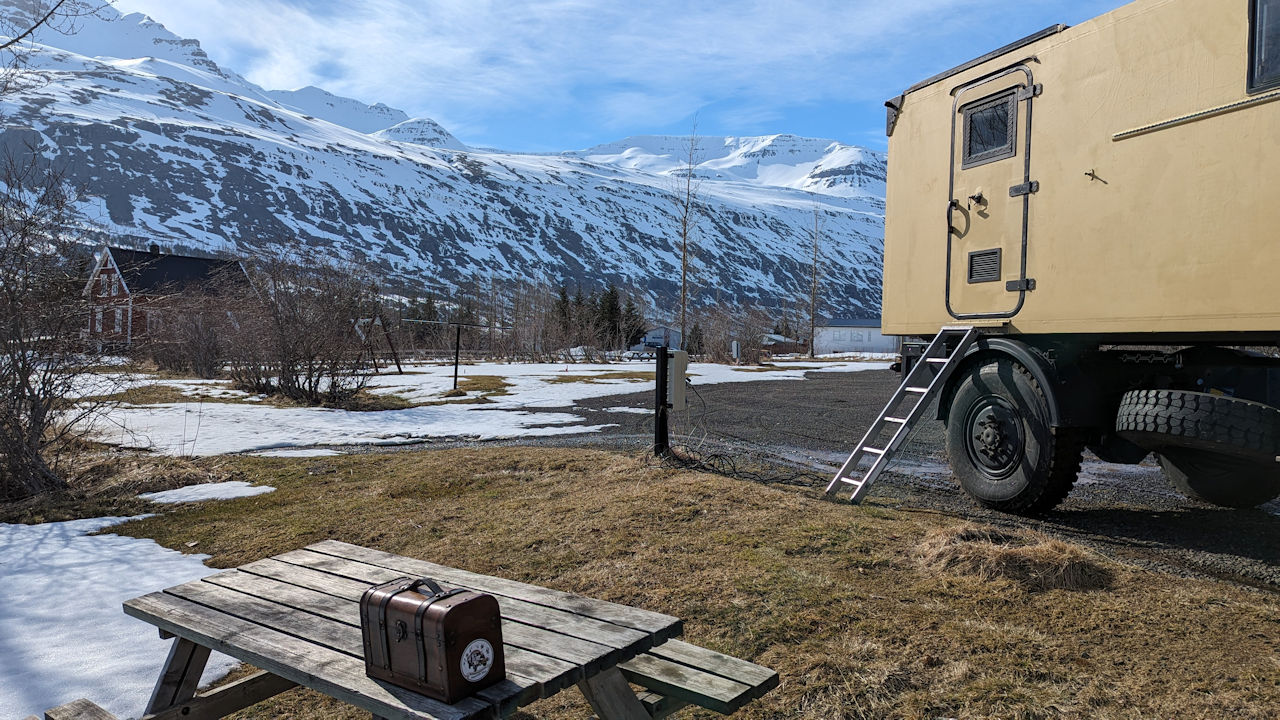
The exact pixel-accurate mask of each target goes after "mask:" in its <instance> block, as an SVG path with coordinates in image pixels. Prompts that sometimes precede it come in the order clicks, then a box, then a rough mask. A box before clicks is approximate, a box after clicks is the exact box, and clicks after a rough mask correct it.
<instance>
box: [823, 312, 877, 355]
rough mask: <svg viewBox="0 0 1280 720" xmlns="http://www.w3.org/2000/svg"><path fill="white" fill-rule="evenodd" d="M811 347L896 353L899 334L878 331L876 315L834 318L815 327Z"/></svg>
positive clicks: (826, 352) (834, 350) (827, 353)
mask: <svg viewBox="0 0 1280 720" xmlns="http://www.w3.org/2000/svg"><path fill="white" fill-rule="evenodd" d="M813 349H814V352H815V353H816V354H818V355H829V354H831V353H846V352H861V353H896V352H898V338H897V337H895V336H893V335H889V336H885V335H881V334H880V319H879V318H855V319H847V318H834V319H831V320H828V321H826V322H825V323H821V324H819V325H818V326H817V327H816V328H814V338H813Z"/></svg>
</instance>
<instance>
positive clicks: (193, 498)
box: [138, 480, 275, 503]
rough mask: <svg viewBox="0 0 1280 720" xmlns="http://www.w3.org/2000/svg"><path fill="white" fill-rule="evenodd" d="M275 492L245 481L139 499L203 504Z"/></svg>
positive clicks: (182, 488)
mask: <svg viewBox="0 0 1280 720" xmlns="http://www.w3.org/2000/svg"><path fill="white" fill-rule="evenodd" d="M269 492H275V488H273V487H271V486H270V485H250V484H249V483H247V482H245V481H243V480H229V481H227V482H218V483H205V484H203V485H188V486H186V487H180V488H177V489H175V490H161V491H160V492H149V493H142V494H141V495H139V496H138V497H140V498H142V499H143V500H150V501H151V502H155V503H184V502H203V501H205V500H231V499H233V498H242V497H253V496H254V495H262V494H264V493H269Z"/></svg>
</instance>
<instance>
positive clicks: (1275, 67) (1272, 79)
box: [1249, 0, 1280, 92]
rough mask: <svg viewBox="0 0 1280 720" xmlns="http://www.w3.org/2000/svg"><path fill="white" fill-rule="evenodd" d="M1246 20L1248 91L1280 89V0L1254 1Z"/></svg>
mask: <svg viewBox="0 0 1280 720" xmlns="http://www.w3.org/2000/svg"><path fill="white" fill-rule="evenodd" d="M1252 15H1253V17H1252V18H1250V20H1251V21H1252V22H1251V27H1250V30H1251V32H1250V40H1249V91H1250V92H1256V91H1259V90H1269V89H1271V88H1274V87H1277V86H1280V0H1254V2H1253V13H1252Z"/></svg>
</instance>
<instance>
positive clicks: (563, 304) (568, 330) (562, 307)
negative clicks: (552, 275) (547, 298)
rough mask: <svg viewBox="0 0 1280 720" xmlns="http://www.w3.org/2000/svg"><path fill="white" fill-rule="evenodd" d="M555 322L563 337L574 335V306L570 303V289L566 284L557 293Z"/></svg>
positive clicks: (567, 337)
mask: <svg viewBox="0 0 1280 720" xmlns="http://www.w3.org/2000/svg"><path fill="white" fill-rule="evenodd" d="M555 323H556V329H557V330H559V331H560V336H561V337H563V338H565V339H566V340H567V339H569V338H571V337H573V307H572V306H571V305H570V303H569V289H568V288H566V287H565V286H564V285H561V286H560V292H559V294H558V295H556V305H555Z"/></svg>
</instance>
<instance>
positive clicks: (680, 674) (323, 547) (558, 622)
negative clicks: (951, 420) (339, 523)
mask: <svg viewBox="0 0 1280 720" xmlns="http://www.w3.org/2000/svg"><path fill="white" fill-rule="evenodd" d="M406 575H407V576H415V577H421V576H428V577H433V578H435V579H436V580H437V581H439V582H440V583H442V584H443V585H445V586H447V587H462V588H466V589H470V590H478V591H481V592H487V593H490V594H492V595H494V596H495V597H496V598H497V599H498V604H499V607H500V608H501V613H502V636H503V644H504V655H505V660H506V668H507V678H506V680H504V681H502V682H501V683H499V684H497V685H494V686H492V687H489V688H487V689H485V690H483V691H481V692H480V693H478V694H476V695H474V696H472V697H469V698H466V699H464V700H462V701H460V702H458V703H457V704H454V705H446V704H444V703H441V702H438V701H436V700H433V699H430V698H427V697H424V696H422V695H420V694H418V693H416V692H413V691H411V690H406V689H402V688H399V687H396V686H393V685H390V684H387V683H383V682H381V681H378V680H374V679H371V678H369V677H368V676H366V674H365V666H364V657H363V652H364V649H363V642H362V638H361V632H360V616H359V600H360V596H361V594H362V593H363V592H364V591H365V589H367V588H368V587H369V586H370V585H373V584H376V583H382V582H387V581H389V580H393V579H395V578H398V577H403V576H406ZM124 610H125V612H126V613H127V614H129V615H131V616H133V617H136V618H139V619H141V620H144V621H146V622H148V623H151V624H153V625H156V626H157V627H158V628H159V629H160V633H161V635H162V636H163V637H173V638H174V644H173V646H172V648H171V650H170V652H169V656H168V659H167V660H166V661H165V664H164V667H163V668H162V670H161V672H160V677H159V679H158V681H157V683H156V688H155V690H154V692H153V694H152V697H151V700H150V702H149V703H148V706H147V708H146V715H145V717H146V718H149V719H154V720H158V719H161V718H187V719H188V720H195V719H197V718H217V717H223V716H225V715H228V714H230V713H232V712H235V711H237V710H240V709H243V708H245V707H248V706H250V705H252V704H254V703H257V702H259V701H261V700H265V699H267V698H269V697H272V696H274V695H276V694H279V693H281V692H284V691H285V690H288V689H290V688H293V687H295V686H298V685H301V686H304V687H308V688H312V689H314V690H317V691H319V692H322V693H325V694H327V695H330V696H332V697H335V698H338V699H340V700H343V701H345V702H348V703H351V704H352V705H355V706H358V707H360V708H363V709H365V710H368V711H369V712H371V713H372V714H373V716H374V717H375V718H423V719H427V720H464V719H466V718H501V717H507V716H509V715H510V714H511V713H513V712H514V711H515V710H516V709H517V708H518V707H520V706H523V705H526V704H528V703H531V702H533V701H535V700H538V699H540V698H545V697H550V696H551V695H554V694H555V693H557V692H560V691H561V690H563V689H565V688H568V687H571V686H574V685H576V686H577V687H578V688H579V689H580V690H581V691H582V693H583V695H584V696H585V697H586V698H587V700H588V702H589V703H590V704H591V706H592V708H593V709H594V710H595V711H596V714H597V715H599V717H600V718H601V720H649V719H650V718H655V717H665V716H666V715H667V714H669V713H671V712H674V711H675V710H676V709H679V708H680V707H683V706H684V705H685V704H687V703H697V704H699V705H702V706H704V707H709V708H711V709H714V710H717V711H719V712H722V713H731V712H733V711H734V710H736V709H737V708H738V707H741V705H742V704H745V703H746V702H748V701H750V700H751V699H754V698H755V697H759V696H760V695H762V694H764V693H765V692H767V691H768V690H769V689H771V688H772V687H774V686H776V685H777V683H778V676H777V673H775V672H773V671H772V670H769V669H768V668H763V667H761V666H759V665H755V664H753V663H749V662H746V661H743V660H739V659H737V658H733V657H730V656H727V655H723V654H721V653H717V652H713V651H711V650H707V649H705V648H700V647H698V646H695V645H690V644H688V643H684V642H681V641H679V640H675V639H674V638H675V637H676V636H678V635H680V634H681V632H682V630H683V626H682V623H681V621H680V619H678V618H675V617H672V616H670V615H664V614H661V613H656V612H650V611H647V610H642V609H639V608H634V607H629V606H626V605H620V604H617V603H611V602H605V601H602V600H594V599H591V598H587V597H582V596H580V595H575V594H572V593H566V592H561V591H558V590H552V589H549V588H544V587H538V586H536V585H530V584H526V583H520V582H515V581H512V580H507V579H503V578H498V577H491V576H488V575H481V574H478V573H474V572H468V571H465V570H458V569H455V568H450V567H445V566H443V565H438V564H435V563H430V562H425V561H422V560H416V559H413V558H407V557H401V556H398V555H393V554H391V553H387V552H382V551H380V550H373V549H369V548H364V547H360V546H357V545H350V544H347V543H342V542H337V541H332V540H328V541H324V542H320V543H316V544H314V545H310V546H307V547H305V548H303V549H301V550H294V551H292V552H287V553H284V554H282V555H276V556H274V557H270V558H266V559H263V560H258V561H255V562H251V563H249V564H247V565H243V566H241V567H239V568H236V569H233V570H227V571H224V572H220V573H217V574H214V575H210V576H208V577H206V578H204V579H202V580H198V581H195V582H189V583H186V584H183V585H177V586H175V587H171V588H168V589H166V590H163V591H160V592H155V593H150V594H148V595H143V596H141V597H138V598H134V599H132V600H128V601H126V602H125V604H124ZM211 650H217V651H218V652H221V653H224V654H226V655H229V656H231V657H233V658H235V659H237V660H241V661H243V662H245V663H248V664H250V665H253V666H254V667H256V668H260V671H258V672H256V673H254V674H252V675H250V676H248V677H245V678H242V679H240V680H237V681H235V682H233V683H229V684H227V685H224V686H222V687H219V688H217V689H214V690H212V691H207V692H205V693H202V694H199V695H197V694H196V687H197V685H198V684H199V680H200V674H201V672H202V671H203V669H204V666H205V662H206V660H207V659H208V657H209V653H210V651H211ZM629 682H634V683H637V684H639V685H641V686H642V687H644V688H646V690H645V691H643V692H641V693H640V694H637V693H636V692H635V691H633V690H632V689H631V686H630V684H629ZM77 702H82V701H77ZM88 705H92V703H88ZM66 707H68V708H69V707H70V705H68V706H66ZM95 707H96V706H95ZM56 710H58V708H55V709H54V710H50V711H49V714H47V715H46V717H101V716H97V715H92V714H73V711H72V710H68V711H67V712H66V713H65V714H64V715H55V714H54V712H55V711H56ZM77 712H78V711H77ZM107 717H110V716H109V715H108V716H107Z"/></svg>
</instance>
